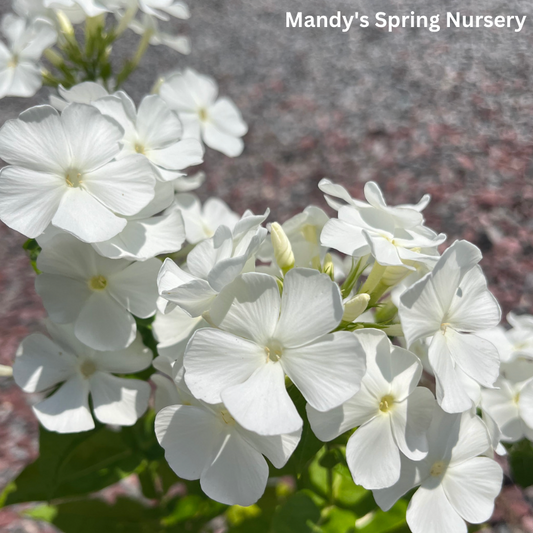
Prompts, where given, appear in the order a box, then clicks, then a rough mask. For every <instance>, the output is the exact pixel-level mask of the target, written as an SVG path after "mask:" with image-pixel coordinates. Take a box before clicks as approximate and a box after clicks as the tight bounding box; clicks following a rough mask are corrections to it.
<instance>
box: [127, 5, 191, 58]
mask: <svg viewBox="0 0 533 533" xmlns="http://www.w3.org/2000/svg"><path fill="white" fill-rule="evenodd" d="M129 28H130V29H132V30H133V31H134V32H135V33H137V34H138V35H144V34H145V32H150V44H151V45H152V46H158V45H161V44H162V45H164V46H167V47H168V48H172V50H176V52H179V53H180V54H184V55H188V54H190V53H191V41H190V40H189V38H188V37H186V36H185V35H173V34H171V33H166V32H164V31H161V30H160V29H159V23H158V21H157V18H155V17H153V16H151V15H147V14H146V13H145V14H144V15H143V17H142V19H141V20H137V19H134V20H132V21H131V22H130V24H129Z"/></svg>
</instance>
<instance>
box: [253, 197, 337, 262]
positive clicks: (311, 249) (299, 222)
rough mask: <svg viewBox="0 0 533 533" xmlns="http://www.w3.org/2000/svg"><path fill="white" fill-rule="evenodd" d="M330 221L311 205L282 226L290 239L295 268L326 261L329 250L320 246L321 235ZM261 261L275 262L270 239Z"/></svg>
mask: <svg viewBox="0 0 533 533" xmlns="http://www.w3.org/2000/svg"><path fill="white" fill-rule="evenodd" d="M328 220H329V217H328V215H326V213H325V212H324V211H323V210H322V209H320V208H319V207H315V206H314V205H310V206H308V207H306V208H305V209H304V210H303V212H301V213H298V214H297V215H295V216H294V217H292V218H290V219H289V220H287V221H286V222H284V223H283V224H282V225H281V227H282V228H283V231H284V232H285V235H287V237H288V238H289V241H290V244H291V248H292V252H293V254H294V265H295V266H297V267H307V268H311V267H314V266H316V263H317V262H321V261H322V260H323V259H324V256H325V255H326V252H327V249H326V248H324V247H323V246H321V245H320V233H321V232H322V228H323V227H324V225H325V224H326V222H327V221H328ZM259 259H261V261H265V262H267V261H269V262H270V261H273V260H274V251H273V249H272V242H271V240H270V238H267V239H266V240H265V242H264V243H263V246H262V247H261V250H260V252H259Z"/></svg>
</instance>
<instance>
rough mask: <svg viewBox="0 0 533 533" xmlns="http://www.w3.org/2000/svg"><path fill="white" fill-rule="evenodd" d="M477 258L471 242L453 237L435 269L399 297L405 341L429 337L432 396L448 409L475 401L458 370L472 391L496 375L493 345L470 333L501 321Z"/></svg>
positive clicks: (455, 409)
mask: <svg viewBox="0 0 533 533" xmlns="http://www.w3.org/2000/svg"><path fill="white" fill-rule="evenodd" d="M480 260H481V252H480V251H479V249H478V248H476V247H475V246H474V245H473V244H470V243H469V242H467V241H456V242H455V243H454V244H453V245H452V246H450V248H448V249H447V250H446V251H445V252H444V254H443V255H442V257H441V258H440V259H439V261H438V263H437V265H436V266H435V269H434V270H433V271H432V272H430V273H429V274H427V275H426V276H425V277H424V278H422V279H421V280H420V281H418V282H417V283H415V284H414V285H413V286H412V287H411V288H410V289H408V290H407V291H406V292H404V293H403V295H402V296H401V297H400V308H399V314H400V319H401V322H402V327H403V332H404V335H405V338H406V340H407V343H408V346H410V345H411V344H412V343H414V342H415V341H416V340H418V339H424V338H426V337H429V336H433V339H432V341H431V344H430V346H429V363H430V364H431V367H432V369H433V372H434V373H435V377H436V381H437V400H438V402H439V405H440V406H441V407H442V408H443V409H444V410H445V411H447V412H449V413H458V412H461V411H465V410H467V409H469V408H470V407H471V406H472V400H474V401H476V398H474V397H473V396H472V393H471V392H470V391H469V390H468V389H467V388H466V387H465V383H464V380H463V379H462V377H461V375H460V374H461V373H462V374H464V375H465V376H466V378H468V379H469V380H471V382H472V385H473V387H474V392H476V391H477V394H479V385H483V386H484V387H489V388H492V386H493V384H494V382H495V381H496V379H497V378H498V374H499V365H500V358H499V355H498V350H497V349H496V347H495V346H494V345H493V344H491V343H490V342H489V341H487V340H485V339H482V338H481V337H478V336H476V335H474V334H473V333H474V332H476V331H479V330H483V329H486V328H490V327H494V326H496V324H498V322H499V321H500V307H499V305H498V302H497V301H496V300H495V298H494V296H492V294H491V293H490V292H489V290H488V289H487V282H486V280H485V277H484V276H483V272H482V271H481V268H480V267H479V266H478V265H477V263H479V261H480Z"/></svg>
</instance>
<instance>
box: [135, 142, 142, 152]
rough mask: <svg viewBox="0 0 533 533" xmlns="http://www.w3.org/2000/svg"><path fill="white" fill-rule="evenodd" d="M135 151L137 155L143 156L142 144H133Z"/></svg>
mask: <svg viewBox="0 0 533 533" xmlns="http://www.w3.org/2000/svg"><path fill="white" fill-rule="evenodd" d="M135 151H136V152H137V153H138V154H143V155H144V146H143V145H142V144H139V143H136V144H135Z"/></svg>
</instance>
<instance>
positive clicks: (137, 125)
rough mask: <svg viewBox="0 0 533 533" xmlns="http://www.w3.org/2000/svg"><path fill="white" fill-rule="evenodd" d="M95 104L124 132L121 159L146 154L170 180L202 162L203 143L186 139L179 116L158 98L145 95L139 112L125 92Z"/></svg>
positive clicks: (153, 95) (152, 95)
mask: <svg viewBox="0 0 533 533" xmlns="http://www.w3.org/2000/svg"><path fill="white" fill-rule="evenodd" d="M92 105H93V106H95V107H96V108H97V109H99V110H100V111H101V112H102V114H104V115H106V116H108V117H111V118H112V119H114V120H115V121H116V122H118V123H119V124H120V125H121V127H122V129H123V130H124V136H123V138H122V139H121V144H122V150H121V152H120V154H119V155H118V156H117V159H121V158H123V157H127V156H129V155H132V154H142V155H143V156H145V157H146V158H147V159H148V161H150V163H151V164H152V165H153V167H154V169H155V170H156V172H157V174H158V175H159V177H160V178H161V179H163V180H166V181H172V180H173V179H175V178H177V177H179V176H182V175H183V172H181V171H182V170H183V169H184V168H187V167H190V166H194V165H199V164H200V163H202V161H203V155H204V149H203V147H202V144H201V143H200V142H199V141H197V140H196V139H182V136H183V128H182V125H181V122H180V119H179V118H178V115H177V114H176V113H174V112H173V111H171V110H170V109H169V108H168V107H167V105H166V104H165V102H164V101H163V100H162V99H161V98H160V97H159V96H158V95H156V94H151V95H149V96H145V97H144V98H143V100H142V102H141V104H140V106H139V109H138V111H137V110H136V109H135V104H134V103H133V100H132V99H131V98H130V97H129V96H128V95H127V94H126V93H125V92H123V91H119V92H117V93H115V94H114V95H113V96H104V97H102V98H99V99H97V100H95V101H93V102H92Z"/></svg>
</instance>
